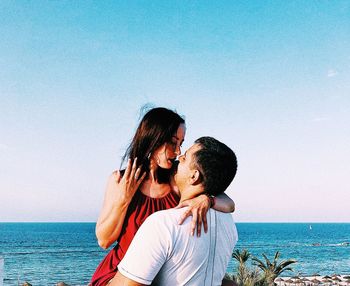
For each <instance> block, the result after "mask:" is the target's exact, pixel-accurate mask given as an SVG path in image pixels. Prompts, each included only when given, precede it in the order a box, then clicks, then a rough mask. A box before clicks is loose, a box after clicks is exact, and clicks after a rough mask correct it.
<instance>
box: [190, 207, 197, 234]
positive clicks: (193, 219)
mask: <svg viewBox="0 0 350 286" xmlns="http://www.w3.org/2000/svg"><path fill="white" fill-rule="evenodd" d="M192 215H193V218H192V222H191V235H192V236H194V232H195V230H196V226H197V220H198V217H197V212H194V213H192Z"/></svg>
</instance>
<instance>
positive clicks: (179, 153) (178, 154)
mask: <svg viewBox="0 0 350 286" xmlns="http://www.w3.org/2000/svg"><path fill="white" fill-rule="evenodd" d="M175 154H176V156H180V155H181V147H180V146H179V145H176V148H175Z"/></svg>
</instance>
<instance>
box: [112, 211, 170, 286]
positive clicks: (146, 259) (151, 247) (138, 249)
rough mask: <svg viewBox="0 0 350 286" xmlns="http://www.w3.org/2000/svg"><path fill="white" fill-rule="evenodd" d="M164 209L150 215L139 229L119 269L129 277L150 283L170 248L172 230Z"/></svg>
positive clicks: (146, 283) (139, 281)
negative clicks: (163, 212)
mask: <svg viewBox="0 0 350 286" xmlns="http://www.w3.org/2000/svg"><path fill="white" fill-rule="evenodd" d="M161 213H162V211H160V212H157V213H154V214H153V215H151V216H149V217H148V218H147V219H146V221H145V222H144V223H143V224H142V225H141V227H140V229H139V230H138V231H137V233H136V235H135V237H134V239H133V241H132V242H131V244H130V247H129V249H128V251H127V252H126V254H125V256H124V258H123V259H122V261H121V262H120V263H119V265H118V271H120V273H121V274H123V275H124V276H126V277H128V278H129V279H131V280H133V281H135V282H138V283H141V284H145V285H150V284H151V283H152V281H153V279H154V278H155V276H156V275H157V273H158V272H159V270H160V268H161V267H162V266H163V264H164V263H165V261H166V259H167V257H168V255H167V254H168V253H169V250H170V243H171V239H170V236H171V235H170V232H169V228H168V226H167V223H166V222H165V221H164V220H163V219H162V218H163V217H164V216H162V215H161Z"/></svg>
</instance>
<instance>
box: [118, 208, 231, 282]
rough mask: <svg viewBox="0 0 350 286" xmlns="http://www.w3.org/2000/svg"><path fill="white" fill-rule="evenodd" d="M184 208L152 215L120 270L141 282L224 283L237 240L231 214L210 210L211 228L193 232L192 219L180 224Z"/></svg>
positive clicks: (209, 224) (132, 245)
mask: <svg viewBox="0 0 350 286" xmlns="http://www.w3.org/2000/svg"><path fill="white" fill-rule="evenodd" d="M184 211H185V209H170V210H166V211H160V212H157V213H155V214H153V215H151V216H150V217H149V218H148V219H147V220H146V221H145V223H144V224H143V225H142V226H141V228H140V230H139V231H138V233H137V235H136V236H135V238H134V241H133V242H132V244H131V246H130V248H129V250H128V252H127V254H126V256H125V258H124V259H123V261H122V262H121V263H120V265H119V266H118V269H119V271H120V272H121V273H122V274H123V275H125V276H127V277H129V278H131V279H133V280H135V281H138V282H140V283H142V284H146V285H148V284H150V283H151V282H152V281H153V283H152V285H200V286H203V285H205V286H207V285H221V281H222V279H223V276H224V274H225V271H226V268H227V264H228V261H229V259H230V257H231V254H232V250H233V248H234V245H235V244H236V242H237V231H236V227H235V225H234V222H233V219H232V216H231V214H225V213H221V212H217V211H215V210H212V209H211V210H210V211H209V212H208V214H207V220H208V232H207V233H204V232H202V234H201V237H199V238H198V237H196V236H190V234H189V233H190V223H191V219H187V220H186V221H185V222H184V224H183V225H179V224H178V220H179V217H180V216H181V214H182V213H183V212H184Z"/></svg>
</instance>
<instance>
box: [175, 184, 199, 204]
mask: <svg viewBox="0 0 350 286" xmlns="http://www.w3.org/2000/svg"><path fill="white" fill-rule="evenodd" d="M203 193H204V189H203V187H202V185H196V186H188V187H186V188H184V189H183V190H180V195H181V198H180V202H183V201H186V200H190V199H193V198H195V197H197V196H199V195H201V194H203Z"/></svg>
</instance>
